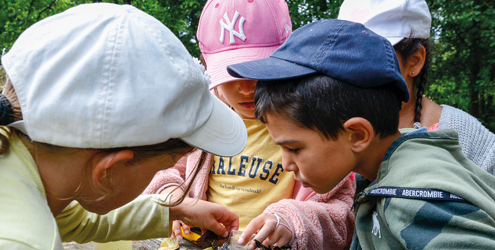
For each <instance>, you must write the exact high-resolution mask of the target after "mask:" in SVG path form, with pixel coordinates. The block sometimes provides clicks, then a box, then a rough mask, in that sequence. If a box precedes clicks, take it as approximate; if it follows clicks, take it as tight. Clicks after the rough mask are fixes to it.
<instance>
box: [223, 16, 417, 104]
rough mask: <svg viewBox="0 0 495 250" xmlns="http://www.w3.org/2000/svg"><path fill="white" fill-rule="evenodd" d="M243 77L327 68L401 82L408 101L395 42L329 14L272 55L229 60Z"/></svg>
mask: <svg viewBox="0 0 495 250" xmlns="http://www.w3.org/2000/svg"><path fill="white" fill-rule="evenodd" d="M227 71H228V72H229V74H230V75H232V76H234V77H238V78H249V79H254V80H262V81H272V80H284V79H290V78H295V77H301V76H306V75H311V74H316V73H321V74H325V75H327V76H330V77H332V78H335V79H338V80H341V81H343V82H346V83H348V84H351V85H354V86H357V87H363V88H370V87H376V86H381V85H385V84H393V85H395V86H397V89H398V91H397V94H398V95H399V97H400V99H401V100H402V101H403V102H407V101H408V100H409V91H408V88H407V84H406V82H405V80H404V78H403V77H402V75H401V71H400V66H399V60H398V59H397V55H396V54H395V50H394V48H393V46H392V44H391V43H390V42H389V41H388V40H387V39H385V38H383V37H381V36H379V35H377V34H376V33H374V32H373V31H371V30H369V29H367V28H366V27H365V26H364V25H362V24H360V23H354V22H350V21H345V20H337V19H326V20H320V21H317V22H313V23H310V24H307V25H305V26H302V27H300V28H298V29H297V30H295V31H294V32H293V33H292V34H291V35H290V36H289V38H288V39H287V40H286V41H285V43H284V44H283V45H282V46H280V47H279V48H278V49H277V50H275V51H274V52H273V53H272V54H271V55H270V57H268V58H264V59H259V60H254V61H249V62H244V63H239V64H233V65H229V66H228V67H227Z"/></svg>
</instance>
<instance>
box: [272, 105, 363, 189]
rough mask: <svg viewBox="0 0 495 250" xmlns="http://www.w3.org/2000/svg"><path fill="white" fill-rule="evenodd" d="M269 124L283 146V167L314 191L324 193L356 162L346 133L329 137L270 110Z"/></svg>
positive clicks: (344, 175) (275, 138) (343, 176)
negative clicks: (326, 137) (333, 138)
mask: <svg viewBox="0 0 495 250" xmlns="http://www.w3.org/2000/svg"><path fill="white" fill-rule="evenodd" d="M266 118H267V119H266V121H267V123H266V126H267V128H268V131H269V132H270V135H271V137H272V139H273V140H274V141H275V143H276V144H278V145H280V147H281V148H282V166H283V168H284V170H285V171H292V172H294V178H295V179H296V180H298V181H300V182H301V183H302V185H303V186H304V187H309V188H311V189H313V190H314V191H315V192H317V193H320V194H324V193H327V192H328V191H330V190H332V189H333V188H334V187H335V186H336V185H337V184H338V183H339V182H340V181H341V180H342V179H343V178H345V177H346V176H347V175H348V174H349V173H350V172H351V171H353V168H354V166H355V164H356V162H355V157H354V154H353V151H351V150H350V148H349V143H347V141H346V138H345V136H344V135H342V134H341V135H339V137H338V138H337V140H335V141H333V140H328V139H325V138H324V137H322V136H321V134H320V133H318V132H316V131H314V130H311V129H308V128H305V127H300V126H298V125H297V124H295V123H294V122H293V121H292V120H290V119H288V118H287V117H286V116H283V115H277V114H274V113H269V114H268V115H267V116H266Z"/></svg>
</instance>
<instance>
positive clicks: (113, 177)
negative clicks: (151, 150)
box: [78, 155, 180, 214]
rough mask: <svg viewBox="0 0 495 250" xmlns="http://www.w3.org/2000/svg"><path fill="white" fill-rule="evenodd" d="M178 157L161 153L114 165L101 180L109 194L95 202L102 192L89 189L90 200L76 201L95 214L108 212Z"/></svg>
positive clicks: (134, 193) (147, 183)
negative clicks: (160, 154)
mask: <svg viewBox="0 0 495 250" xmlns="http://www.w3.org/2000/svg"><path fill="white" fill-rule="evenodd" d="M179 158H180V156H171V155H163V156H157V157H153V158H150V159H146V160H141V161H136V162H132V163H129V164H118V165H115V166H113V167H111V168H110V169H108V170H107V172H106V174H105V177H104V180H103V181H102V185H104V187H106V188H108V189H109V190H111V191H110V192H111V195H110V196H108V197H106V198H104V199H102V200H101V201H98V202H95V201H94V200H95V199H98V198H100V197H101V195H102V194H101V192H96V191H95V190H94V189H89V190H91V191H89V192H86V195H87V198H89V197H92V198H93V199H92V201H91V199H84V200H78V201H79V203H80V204H81V205H82V206H83V207H84V208H85V209H86V210H88V211H91V212H94V213H97V214H105V213H108V212H109V211H111V210H113V209H116V208H118V207H121V206H123V205H125V204H127V203H129V202H131V201H132V200H134V199H135V198H136V197H137V196H139V195H140V194H141V193H142V192H143V190H144V189H145V188H146V187H147V186H148V185H149V183H150V182H151V180H152V179H153V177H154V176H155V174H156V173H157V172H158V171H160V170H164V169H167V168H169V167H171V166H174V164H175V163H176V161H175V159H179ZM105 179H106V180H105ZM88 196H89V197H88Z"/></svg>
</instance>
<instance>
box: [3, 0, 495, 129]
mask: <svg viewBox="0 0 495 250" xmlns="http://www.w3.org/2000/svg"><path fill="white" fill-rule="evenodd" d="M96 1H101V0H93V1H90V0H79V1H67V0H0V11H1V12H0V48H7V50H8V48H10V47H11V46H12V44H13V42H14V41H15V39H16V38H17V37H18V36H19V35H20V34H21V33H22V31H23V30H24V29H26V28H27V27H29V26H30V25H32V24H33V23H35V22H37V21H39V20H41V19H43V18H45V17H47V16H50V15H53V14H56V13H59V12H62V11H64V10H66V9H68V8H70V7H72V6H75V5H78V4H82V3H88V2H96ZM286 1H287V4H288V6H289V11H290V14H291V18H292V26H293V29H294V30H295V29H297V28H299V27H300V26H302V25H304V24H307V23H310V22H312V21H315V20H320V19H324V18H336V17H337V15H338V10H339V7H340V5H341V4H342V1H343V0H337V1H335V0H286ZM103 2H112V3H118V4H132V5H134V6H136V7H137V8H139V9H141V10H143V11H145V12H146V13H148V14H150V15H152V16H154V17H155V18H157V19H158V20H160V21H161V22H162V23H164V24H165V25H166V26H167V27H168V28H169V29H170V30H171V31H172V32H173V33H174V34H175V35H176V36H177V37H179V39H180V40H181V41H182V43H184V45H185V46H186V48H187V49H188V50H189V52H190V53H191V54H192V55H193V56H196V57H197V56H199V53H200V51H199V48H198V42H197V40H196V30H197V28H198V22H199V18H200V15H201V10H202V8H203V6H204V4H205V3H206V0H134V1H132V0H104V1H103ZM426 2H427V3H428V5H429V7H430V11H431V13H432V17H433V23H432V31H431V32H432V36H431V42H432V44H433V58H432V66H431V74H430V77H429V83H430V87H429V89H427V91H426V95H427V96H428V97H429V98H431V99H433V100H434V101H435V102H437V103H439V104H448V105H451V106H454V107H457V108H460V109H463V110H465V111H467V112H468V113H470V114H471V115H473V116H474V117H477V118H478V119H479V120H480V121H481V122H482V123H483V124H484V125H485V126H486V127H488V128H489V129H490V130H491V131H495V103H494V96H495V19H494V17H495V8H494V2H493V0H476V1H474V0H426Z"/></svg>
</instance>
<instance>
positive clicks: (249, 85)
mask: <svg viewBox="0 0 495 250" xmlns="http://www.w3.org/2000/svg"><path fill="white" fill-rule="evenodd" d="M256 83H257V81H254V80H248V81H241V83H240V84H239V92H240V93H242V94H244V95H250V94H252V93H254V90H255V89H256Z"/></svg>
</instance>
